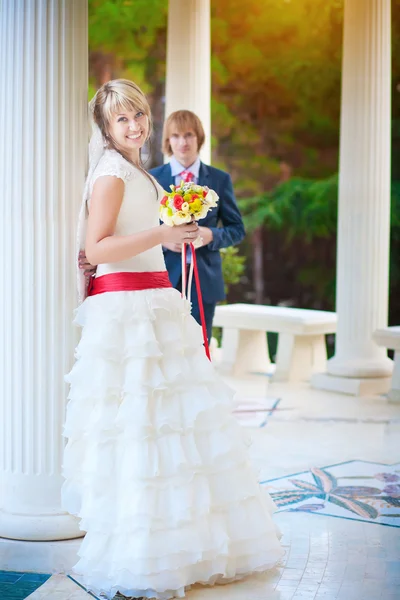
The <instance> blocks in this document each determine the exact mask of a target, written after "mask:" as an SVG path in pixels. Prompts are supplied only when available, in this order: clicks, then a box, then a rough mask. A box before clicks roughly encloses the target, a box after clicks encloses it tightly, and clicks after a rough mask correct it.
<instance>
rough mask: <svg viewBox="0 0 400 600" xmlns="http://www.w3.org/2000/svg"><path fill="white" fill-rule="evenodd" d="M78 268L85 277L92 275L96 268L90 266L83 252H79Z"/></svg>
mask: <svg viewBox="0 0 400 600" xmlns="http://www.w3.org/2000/svg"><path fill="white" fill-rule="evenodd" d="M78 262H79V268H80V269H82V271H84V273H85V275H88V276H89V275H93V274H94V273H95V272H96V269H97V267H95V266H93V265H91V264H90V262H89V261H88V259H87V258H86V254H85V251H84V250H81V251H80V252H79V258H78Z"/></svg>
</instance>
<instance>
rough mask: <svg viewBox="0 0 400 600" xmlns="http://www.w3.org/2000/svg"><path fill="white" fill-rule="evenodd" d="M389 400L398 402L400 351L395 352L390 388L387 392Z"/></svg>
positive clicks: (399, 400)
mask: <svg viewBox="0 0 400 600" xmlns="http://www.w3.org/2000/svg"><path fill="white" fill-rule="evenodd" d="M388 398H389V400H390V401H391V402H400V352H395V355H394V364H393V374H392V383H391V389H390V391H389V393H388Z"/></svg>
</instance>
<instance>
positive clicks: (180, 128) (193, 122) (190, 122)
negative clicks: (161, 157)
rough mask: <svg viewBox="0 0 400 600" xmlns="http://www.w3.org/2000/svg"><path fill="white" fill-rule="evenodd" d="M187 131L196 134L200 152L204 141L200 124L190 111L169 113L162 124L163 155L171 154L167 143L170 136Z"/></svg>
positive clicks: (204, 136)
mask: <svg viewBox="0 0 400 600" xmlns="http://www.w3.org/2000/svg"><path fill="white" fill-rule="evenodd" d="M189 129H191V130H192V131H194V133H195V134H196V137H197V144H198V148H197V150H198V151H199V152H200V150H201V148H202V146H203V144H204V141H205V139H206V134H205V133H204V128H203V125H202V122H201V121H200V119H199V117H198V116H197V115H195V113H194V112H192V111H191V110H177V111H175V112H173V113H171V114H170V115H169V117H168V119H167V120H166V121H165V123H164V129H163V139H162V149H163V152H164V154H167V155H168V156H171V154H173V152H172V148H171V144H170V141H169V138H170V136H171V134H172V133H175V132H178V133H185V132H186V131H188V130H189Z"/></svg>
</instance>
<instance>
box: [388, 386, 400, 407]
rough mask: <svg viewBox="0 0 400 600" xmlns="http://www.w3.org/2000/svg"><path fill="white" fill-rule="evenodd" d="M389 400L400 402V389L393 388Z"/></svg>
mask: <svg viewBox="0 0 400 600" xmlns="http://www.w3.org/2000/svg"><path fill="white" fill-rule="evenodd" d="M388 400H389V402H393V403H396V404H400V390H397V389H395V388H392V389H391V390H390V392H389V393H388Z"/></svg>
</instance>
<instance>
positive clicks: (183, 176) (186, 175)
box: [179, 171, 194, 183]
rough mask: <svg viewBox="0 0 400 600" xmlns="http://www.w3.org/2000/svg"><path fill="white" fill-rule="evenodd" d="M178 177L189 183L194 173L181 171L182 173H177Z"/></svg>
mask: <svg viewBox="0 0 400 600" xmlns="http://www.w3.org/2000/svg"><path fill="white" fill-rule="evenodd" d="M179 177H180V178H181V179H183V181H184V182H185V183H189V182H190V181H193V179H194V175H193V173H191V172H190V171H182V173H179Z"/></svg>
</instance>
